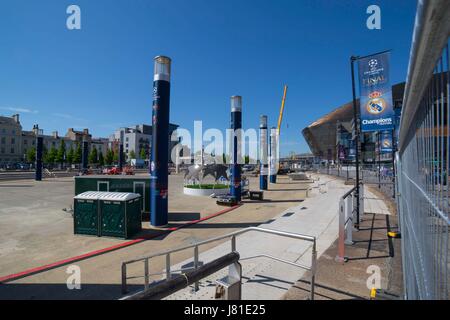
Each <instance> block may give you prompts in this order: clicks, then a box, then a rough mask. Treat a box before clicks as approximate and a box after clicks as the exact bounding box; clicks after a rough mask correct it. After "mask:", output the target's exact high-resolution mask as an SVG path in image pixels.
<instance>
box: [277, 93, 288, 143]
mask: <svg viewBox="0 0 450 320" xmlns="http://www.w3.org/2000/svg"><path fill="white" fill-rule="evenodd" d="M286 93H287V85H284V91H283V99H282V100H281V108H280V115H279V116H278V126H277V130H278V136H280V129H281V121H283V111H284V103H285V101H286Z"/></svg>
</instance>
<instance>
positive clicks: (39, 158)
mask: <svg viewBox="0 0 450 320" xmlns="http://www.w3.org/2000/svg"><path fill="white" fill-rule="evenodd" d="M43 145H44V138H43V137H39V136H37V137H36V171H35V177H34V179H35V180H36V181H41V180H42V153H43V150H42V149H43Z"/></svg>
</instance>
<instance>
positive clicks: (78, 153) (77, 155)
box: [73, 143, 83, 164]
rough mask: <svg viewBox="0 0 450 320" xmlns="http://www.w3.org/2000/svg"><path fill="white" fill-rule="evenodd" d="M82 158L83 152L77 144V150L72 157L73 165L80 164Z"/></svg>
mask: <svg viewBox="0 0 450 320" xmlns="http://www.w3.org/2000/svg"><path fill="white" fill-rule="evenodd" d="M82 157H83V150H82V149H81V144H80V143H77V148H76V150H75V154H74V156H73V163H77V164H78V163H81V158H82Z"/></svg>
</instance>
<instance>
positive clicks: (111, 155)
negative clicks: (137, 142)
mask: <svg viewBox="0 0 450 320" xmlns="http://www.w3.org/2000/svg"><path fill="white" fill-rule="evenodd" d="M113 161H114V152H113V151H112V150H111V149H108V150H107V151H106V157H105V163H106V164H107V165H108V166H110V165H111V164H112V163H113Z"/></svg>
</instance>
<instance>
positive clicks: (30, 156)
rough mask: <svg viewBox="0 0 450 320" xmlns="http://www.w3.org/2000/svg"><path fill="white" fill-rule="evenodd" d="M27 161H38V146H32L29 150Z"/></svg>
mask: <svg viewBox="0 0 450 320" xmlns="http://www.w3.org/2000/svg"><path fill="white" fill-rule="evenodd" d="M27 161H28V162H30V163H34V162H35V161H36V148H31V149H29V150H28V151H27Z"/></svg>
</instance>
